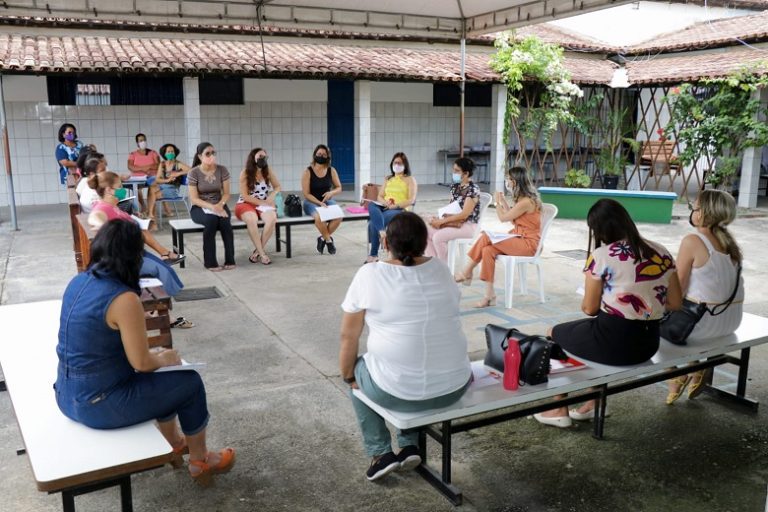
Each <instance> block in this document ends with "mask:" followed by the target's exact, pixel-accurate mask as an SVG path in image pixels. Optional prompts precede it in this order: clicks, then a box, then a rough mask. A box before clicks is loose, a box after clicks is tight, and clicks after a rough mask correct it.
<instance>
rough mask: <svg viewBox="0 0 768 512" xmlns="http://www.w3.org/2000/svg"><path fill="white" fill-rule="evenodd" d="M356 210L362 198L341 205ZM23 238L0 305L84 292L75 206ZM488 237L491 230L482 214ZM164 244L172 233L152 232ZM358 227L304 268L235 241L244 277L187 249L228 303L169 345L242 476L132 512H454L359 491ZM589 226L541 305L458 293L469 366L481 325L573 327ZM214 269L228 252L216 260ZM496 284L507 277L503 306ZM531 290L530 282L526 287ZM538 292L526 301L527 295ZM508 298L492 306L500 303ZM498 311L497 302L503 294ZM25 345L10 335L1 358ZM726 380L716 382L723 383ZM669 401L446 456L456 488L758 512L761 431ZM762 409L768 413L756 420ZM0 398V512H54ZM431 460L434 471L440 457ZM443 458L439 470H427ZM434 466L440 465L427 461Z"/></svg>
mask: <svg viewBox="0 0 768 512" xmlns="http://www.w3.org/2000/svg"><path fill="white" fill-rule="evenodd" d="M345 194H347V195H349V199H352V193H345ZM446 195H447V190H446V189H445V188H442V187H437V186H435V187H422V190H420V196H419V202H418V206H417V211H418V212H425V213H426V212H432V211H435V210H436V208H437V207H438V206H441V205H442V204H443V203H444V202H445V197H446ZM762 206H763V208H761V209H758V210H754V211H751V212H748V214H745V215H742V216H741V217H740V218H739V219H738V220H737V221H736V223H735V224H734V226H733V231H734V233H735V236H736V238H737V240H738V241H739V242H740V243H741V244H742V247H743V249H744V252H745V255H746V261H745V265H744V277H745V280H746V284H747V300H746V305H745V309H746V311H749V312H751V313H756V314H761V315H768V287H766V286H764V283H766V282H768V271H766V269H765V266H764V265H763V261H762V259H761V256H760V254H762V253H763V252H764V251H765V248H766V238H767V237H766V234H765V232H766V228H768V221H767V220H766V219H767V218H768V208H765V206H768V205H766V204H763V205H762ZM18 213H19V224H20V228H21V231H18V232H11V231H10V223H9V221H8V219H9V216H8V210H7V208H6V209H0V303H1V304H13V303H20V302H31V301H39V300H47V299H57V298H60V297H61V295H62V292H63V290H64V287H65V286H66V284H67V282H68V281H69V279H70V278H71V277H72V276H74V274H75V265H74V257H73V255H72V250H71V247H72V239H71V232H70V227H69V219H68V217H67V209H66V206H65V205H58V206H46V207H23V208H19V212H18ZM489 213H490V215H489V216H488V217H494V219H493V220H491V219H488V221H487V222H486V223H485V224H486V225H487V227H490V228H493V227H494V226H496V225H498V223H497V222H496V221H495V216H494V215H493V211H492V210H489ZM675 215H676V219H675V220H674V221H673V222H672V224H670V225H652V224H642V225H640V230H641V232H642V233H643V234H644V235H645V236H646V237H648V238H650V239H652V240H656V241H659V242H661V243H663V244H665V245H666V246H667V247H669V248H670V249H671V250H672V251H673V252H676V251H677V246H678V244H679V240H680V239H681V237H682V236H683V235H684V234H685V233H687V232H688V231H689V230H690V228H689V227H688V225H687V210H686V209H685V206H684V205H676V206H675ZM159 237H160V239H161V240H163V241H166V242H168V243H169V242H170V232H169V230H167V229H166V230H164V231H160V233H159ZM365 237H366V235H365V225H364V224H361V223H349V224H348V225H346V226H344V225H343V226H342V227H341V228H340V230H339V232H338V234H337V236H336V237H335V238H336V241H337V246H338V250H339V252H338V254H337V255H336V256H335V257H330V256H327V255H326V256H319V255H317V254H316V253H315V251H314V243H315V242H314V240H315V232H314V230H313V228H311V227H300V228H296V229H295V231H294V233H293V239H294V247H293V254H294V257H293V258H292V259H291V260H286V259H285V258H284V256H282V255H280V254H276V253H275V254H273V261H274V264H273V265H271V266H270V267H263V266H261V265H252V264H250V263H248V261H247V257H248V255H249V254H250V250H251V249H250V241H249V240H248V239H247V236H246V234H245V232H243V231H238V232H236V235H235V244H236V250H237V253H236V255H237V261H238V263H239V266H238V268H237V269H236V270H234V271H231V272H221V273H211V272H206V271H204V269H203V266H202V261H201V258H202V242H201V240H200V237H199V236H194V235H192V236H190V237H189V239H188V243H187V248H188V250H187V256H188V265H187V268H186V269H183V270H180V276H181V278H182V280H183V281H184V282H185V284H186V286H187V287H190V288H192V287H201V286H216V287H217V288H218V289H219V290H220V291H221V292H222V294H223V295H224V297H223V298H219V299H214V300H203V301H196V302H178V303H176V304H175V308H174V313H176V314H178V315H183V316H185V317H187V318H189V319H190V320H192V321H193V322H195V323H196V324H197V326H196V327H195V328H193V329H189V330H174V332H173V334H174V346H175V347H177V348H178V349H179V350H180V352H181V354H182V355H183V356H184V357H185V358H186V359H188V360H191V361H204V362H207V363H208V366H207V368H205V369H204V370H202V371H201V373H202V375H203V379H204V380H205V382H206V387H207V389H208V401H209V407H210V410H211V414H212V420H211V424H210V429H209V433H210V444H211V446H214V447H218V446H223V445H231V446H234V447H235V448H237V450H238V464H237V466H236V468H235V469H234V470H233V471H232V473H230V474H229V475H226V476H223V477H221V478H218V480H217V483H216V486H215V487H214V488H212V489H208V490H202V489H198V488H196V487H195V486H194V485H193V484H192V482H191V481H190V480H189V478H188V477H187V476H186V472H185V471H174V470H172V469H170V468H169V467H166V468H163V469H159V470H155V471H150V472H147V473H144V474H140V475H137V476H135V477H134V478H133V482H134V485H133V497H134V505H135V509H136V510H152V511H166V510H167V511H172V510H192V509H197V510H206V511H217V510H221V511H240V510H242V511H252V510H265V511H266V510H268V511H271V510H295V511H309V510H332V511H336V510H349V511H355V512H360V511H366V510H377V511H378V510H393V511H395V510H397V511H399V510H403V511H406V510H436V511H439V510H452V509H453V508H454V507H452V506H451V505H450V504H449V502H448V501H447V500H445V499H444V498H443V497H442V496H441V495H440V494H438V493H437V492H436V491H435V490H433V489H432V488H431V487H430V486H429V485H428V484H427V483H425V482H424V481H423V480H421V479H420V478H419V477H418V476H417V475H416V474H413V473H411V474H395V475H393V476H390V477H388V478H385V479H383V481H382V482H381V483H369V482H367V481H366V480H365V477H364V475H363V473H364V471H365V469H366V468H367V465H368V461H367V459H366V457H365V455H364V454H363V451H362V446H361V441H360V435H359V433H358V431H357V426H356V423H355V420H354V415H353V412H352V408H351V407H350V404H349V400H348V398H347V396H346V394H345V386H344V385H343V384H342V383H341V382H340V379H339V372H338V364H337V354H338V337H339V335H338V331H339V321H340V318H341V309H340V308H339V304H340V303H341V301H342V298H343V296H344V293H345V291H346V288H347V286H348V284H349V282H350V280H351V278H352V276H353V274H354V273H355V271H356V270H357V268H358V267H359V266H360V264H361V263H362V261H363V259H364V258H365V246H366V243H365ZM586 240H587V231H586V225H585V223H584V222H582V221H572V220H560V219H558V220H556V222H555V223H554V224H553V227H552V230H551V232H550V235H549V238H548V240H547V242H546V246H545V253H544V261H545V263H544V265H545V281H546V285H545V286H546V294H547V301H546V303H545V304H539V303H538V302H537V300H536V298H535V297H534V296H532V295H531V296H515V307H514V308H513V309H511V310H506V309H504V308H503V307H502V306H498V307H495V308H489V309H487V310H474V309H472V307H471V304H472V303H473V302H475V301H476V300H478V298H479V297H480V296H481V294H482V284H481V283H480V282H476V283H475V284H473V285H472V286H471V287H470V288H463V287H462V294H463V301H462V304H463V306H462V318H463V323H464V329H465V332H466V334H467V336H468V337H469V339H470V352H471V354H470V356H471V359H479V358H481V357H482V355H483V353H484V341H483V336H482V328H483V326H484V325H485V324H486V323H489V322H493V323H509V324H511V325H517V326H524V327H522V329H524V330H525V331H527V332H544V329H546V327H548V326H551V325H553V324H555V323H558V322H561V321H564V320H570V319H574V318H579V317H580V316H581V314H580V312H579V299H580V298H579V297H578V296H577V295H576V293H575V290H576V288H577V287H578V286H579V285H580V284H581V281H582V278H581V276H580V272H579V271H580V268H581V266H582V264H583V261H580V260H575V259H570V258H567V257H565V256H562V255H559V254H556V253H555V251H564V250H573V249H585V246H586ZM219 250H220V251H221V248H220V249H219ZM501 274H502V272H501V271H499V272H498V273H497V287H498V288H501V278H502V277H503V276H502V275H501ZM531 277H533V276H531ZM530 284H531V285H533V284H534V283H533V282H531V283H530ZM501 291H502V290H501V289H500V290H499V292H501ZM499 295H501V293H499ZM21 336H23V334H22V333H9V332H3V333H2V341H1V342H3V343H9V342H15V341H16V342H17V341H18V340H19V338H20V337H21ZM750 375H751V379H750V383H749V386H748V392H749V394H750V395H751V396H753V397H755V398H757V399H758V400H760V401H761V402H765V401H766V400H768V347H764V346H763V347H758V348H756V349H755V350H753V357H752V367H751V372H750ZM733 377H734V374H733V371H732V369H731V368H722V369H721V370H718V372H717V374H716V378H717V380H718V381H719V382H724V383H728V382H731V381H732V379H733ZM665 395H666V392H665V390H664V387H663V386H662V385H655V386H650V387H647V388H643V389H640V390H635V391H633V392H629V393H626V394H624V395H619V396H617V397H612V398H611V400H610V408H611V411H612V415H611V417H610V418H609V419H608V422H607V425H606V437H605V439H604V440H603V441H596V440H594V439H592V437H591V428H590V424H582V425H578V426H576V427H574V428H572V429H570V430H567V431H561V430H557V429H553V428H546V427H543V426H540V425H539V424H537V423H536V422H534V421H533V420H531V419H521V420H516V421H513V422H509V423H506V424H502V425H496V426H492V427H487V428H483V429H479V430H475V431H472V432H469V433H465V434H461V435H457V436H456V437H455V438H454V459H453V462H454V475H453V482H454V484H455V485H456V486H458V487H459V488H460V489H462V491H463V492H464V497H465V504H464V505H463V507H462V509H463V510H467V511H474V510H479V511H499V512H501V511H507V512H512V511H515V512H522V511H617V510H632V511H666V510H675V511H696V512H701V511H703V510H706V511H763V510H765V505H766V484H767V482H768V462H767V461H768V418H767V417H766V413H765V411H764V409H763V408H761V409H760V411H759V412H758V413H757V414H749V413H743V412H742V411H741V410H738V409H735V408H733V407H732V406H728V405H725V404H723V403H721V402H718V401H716V400H715V399H713V398H709V397H706V396H704V397H701V398H699V399H697V400H695V401H688V400H686V399H685V398H683V399H681V400H680V401H679V402H678V403H677V404H675V405H674V406H672V407H669V406H666V405H665V404H664V397H665ZM763 407H765V406H763ZM21 447H22V440H21V437H20V436H19V432H18V429H17V426H16V422H15V420H14V417H13V411H12V407H11V403H10V400H9V398H8V395H7V393H0V511H3V512H5V511H9V512H10V511H13V512H17V511H18V512H21V511H55V510H60V509H61V501H60V497H59V495H52V496H49V495H46V494H44V493H40V492H38V491H37V489H36V487H35V483H34V480H33V478H32V474H31V471H30V468H29V465H28V462H27V460H26V457H24V456H16V454H15V450H16V449H17V448H21ZM435 455H437V454H436V453H435ZM433 457H434V456H433ZM433 460H434V458H433ZM118 503H119V501H118V492H117V490H116V489H110V490H104V491H100V492H97V493H93V494H90V495H85V496H81V497H78V498H77V507H78V510H81V511H105V510H117V507H118Z"/></svg>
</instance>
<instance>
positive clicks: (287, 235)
mask: <svg viewBox="0 0 768 512" xmlns="http://www.w3.org/2000/svg"><path fill="white" fill-rule="evenodd" d="M285 257H286V258H288V259H290V257H291V225H290V224H288V225H287V226H285Z"/></svg>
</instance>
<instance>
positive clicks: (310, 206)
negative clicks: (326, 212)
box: [304, 199, 336, 217]
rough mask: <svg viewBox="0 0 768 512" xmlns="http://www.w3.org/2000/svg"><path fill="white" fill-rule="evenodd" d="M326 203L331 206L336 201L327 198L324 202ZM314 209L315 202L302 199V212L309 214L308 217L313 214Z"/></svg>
mask: <svg viewBox="0 0 768 512" xmlns="http://www.w3.org/2000/svg"><path fill="white" fill-rule="evenodd" d="M325 204H326V205H328V206H331V205H333V204H336V201H334V200H333V199H329V200H327V201H326V202H325ZM315 211H317V205H316V204H315V203H312V202H310V201H307V200H306V199H305V200H304V213H305V214H306V215H309V216H310V217H314V216H315Z"/></svg>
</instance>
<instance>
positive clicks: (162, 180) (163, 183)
mask: <svg viewBox="0 0 768 512" xmlns="http://www.w3.org/2000/svg"><path fill="white" fill-rule="evenodd" d="M160 158H161V160H160V165H159V166H158V167H157V175H156V176H155V183H154V186H153V187H150V189H149V197H148V199H147V203H148V206H149V208H148V209H149V212H150V214H151V215H152V216H153V218H154V213H155V202H156V201H157V200H158V199H160V198H163V199H176V198H178V197H179V187H180V186H181V185H183V184H184V176H186V175H187V173H188V172H189V166H188V165H187V164H185V163H183V162H181V161H179V159H178V158H179V148H177V147H176V145H174V144H163V145H162V146H160ZM163 209H164V215H165V216H166V217H172V216H173V213H172V212H171V207H170V206H168V203H163Z"/></svg>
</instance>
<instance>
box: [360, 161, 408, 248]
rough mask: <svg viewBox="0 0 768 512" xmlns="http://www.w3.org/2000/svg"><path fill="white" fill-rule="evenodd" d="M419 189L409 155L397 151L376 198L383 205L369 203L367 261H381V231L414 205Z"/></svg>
mask: <svg viewBox="0 0 768 512" xmlns="http://www.w3.org/2000/svg"><path fill="white" fill-rule="evenodd" d="M417 190H418V185H417V183H416V179H415V178H414V177H413V176H411V165H410V164H409V163H408V157H407V156H405V153H395V155H394V156H393V157H392V160H391V161H390V162H389V176H387V178H386V179H385V180H384V185H382V186H381V187H380V188H379V197H377V198H376V201H377V202H379V203H381V205H382V206H379V205H378V204H376V203H369V204H368V214H369V220H368V242H370V244H371V251H370V253H369V254H368V258H366V260H365V262H366V263H371V262H374V261H379V244H380V243H381V242H380V239H379V232H380V231H381V230H383V229H384V228H386V227H387V225H388V224H389V221H391V220H392V218H393V217H394V216H395V215H397V214H398V213H401V212H403V211H405V210H406V209H409V208H410V207H411V206H413V204H414V203H415V202H416V191H417Z"/></svg>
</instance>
